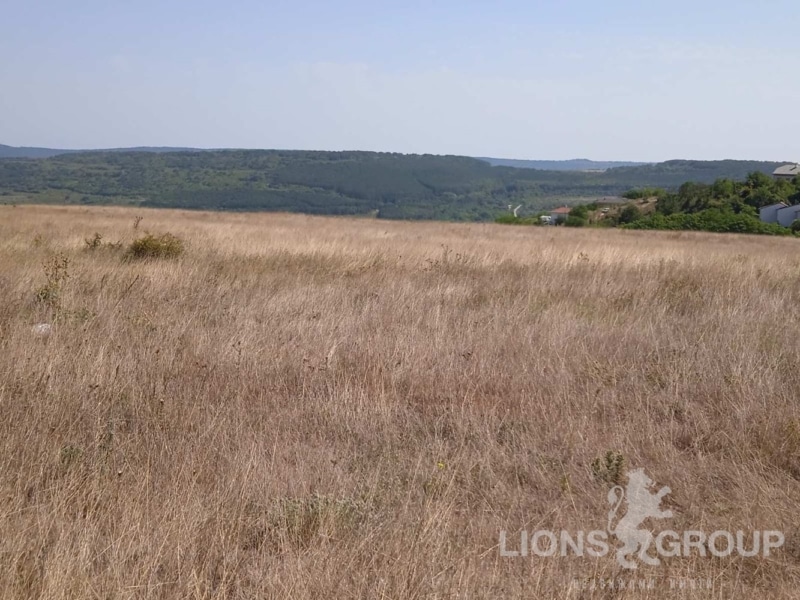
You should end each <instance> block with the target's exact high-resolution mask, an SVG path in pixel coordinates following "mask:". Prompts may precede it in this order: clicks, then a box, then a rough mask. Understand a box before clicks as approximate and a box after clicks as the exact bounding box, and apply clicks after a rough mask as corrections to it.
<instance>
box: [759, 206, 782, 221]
mask: <svg viewBox="0 0 800 600" xmlns="http://www.w3.org/2000/svg"><path fill="white" fill-rule="evenodd" d="M788 206H789V205H788V204H786V203H785V202H778V203H777V204H770V205H769V206H762V207H761V208H759V209H758V217H759V218H760V219H761V221H762V222H764V223H777V222H778V211H779V210H780V209H782V208H786V207H788Z"/></svg>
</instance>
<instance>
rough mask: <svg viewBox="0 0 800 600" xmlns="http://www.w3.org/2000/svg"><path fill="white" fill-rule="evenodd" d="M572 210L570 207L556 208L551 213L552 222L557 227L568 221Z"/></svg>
mask: <svg viewBox="0 0 800 600" xmlns="http://www.w3.org/2000/svg"><path fill="white" fill-rule="evenodd" d="M571 210H572V209H571V208H570V207H568V206H561V207H559V208H554V209H553V210H551V211H550V222H551V223H552V224H553V225H555V224H557V223H563V222H564V221H566V220H567V217H568V216H569V213H570V211H571Z"/></svg>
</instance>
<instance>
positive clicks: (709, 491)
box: [0, 207, 800, 599]
mask: <svg viewBox="0 0 800 600" xmlns="http://www.w3.org/2000/svg"><path fill="white" fill-rule="evenodd" d="M136 215H140V216H142V217H143V220H142V221H141V223H140V224H139V225H138V228H137V229H136V230H134V227H133V225H134V217H135V216H136ZM145 231H147V232H151V233H153V234H156V235H160V234H162V233H166V232H170V233H173V234H176V235H178V236H179V237H181V238H182V239H183V240H185V242H186V252H185V253H184V255H183V256H182V257H180V258H178V259H174V260H149V261H136V260H123V258H122V252H123V250H122V249H121V248H114V247H110V246H106V245H100V246H99V247H95V248H94V249H90V248H88V246H87V244H86V243H85V242H84V240H85V239H87V238H92V236H93V235H94V233H95V232H97V233H100V234H101V236H102V239H103V240H104V241H106V242H122V243H123V245H127V244H129V243H130V242H131V241H132V240H133V239H134V238H135V237H138V236H140V235H143V234H144V232H145ZM798 249H800V246H798V244H797V242H796V240H792V239H790V240H784V239H767V238H761V237H759V238H756V237H743V236H742V237H740V236H733V235H730V236H715V235H702V234H697V235H691V234H688V233H664V234H656V233H647V232H630V231H579V230H564V229H560V228H514V227H499V226H494V225H452V224H441V223H396V222H383V221H375V220H349V219H325V218H312V217H305V216H286V215H249V214H248V215H244V214H211V213H187V212H169V211H162V212H158V211H144V210H134V209H114V208H91V209H78V208H58V207H24V208H23V207H18V208H12V207H0V410H2V415H3V418H2V420H0V444H2V453H0V590H1V591H0V597H2V598H48V599H55V598H456V597H458V598H467V597H469V598H499V597H508V598H516V597H525V598H607V597H614V598H627V597H635V598H666V597H669V598H694V597H714V598H732V597H741V598H756V597H762V598H766V597H770V598H792V597H798V595H800V593H799V592H798V589H799V587H798V584H799V583H800V577H799V575H800V570H798V560H800V535H799V534H798V526H800V514H798V510H797V506H798V502H800V485H799V484H798V478H800V410H798V408H799V407H798V391H799V390H800V337H799V336H798V332H799V331H798V325H797V317H796V310H797V307H798V303H799V302H800V253H798ZM54 257H58V258H59V259H60V260H63V259H66V264H67V266H66V277H64V278H62V279H61V280H60V281H58V282H56V283H55V287H56V290H55V291H56V292H57V293H56V294H55V295H53V296H50V297H44V298H42V296H41V294H40V292H41V290H42V289H43V288H44V287H46V285H47V279H46V276H45V268H44V266H48V268H52V267H53V264H54V260H55V259H54ZM51 283H52V282H51ZM40 322H48V323H53V324H54V329H53V333H52V335H50V336H49V337H37V336H35V335H33V333H32V329H31V328H32V326H33V325H34V324H36V323H40ZM609 450H613V451H615V452H620V453H621V454H622V455H623V456H624V457H625V461H626V464H627V465H628V466H629V468H638V467H642V468H644V469H645V470H646V471H647V473H648V474H649V475H650V476H651V477H652V478H653V479H655V480H656V481H657V483H658V484H659V485H669V486H670V487H671V488H672V494H671V495H670V496H669V497H668V498H667V499H666V501H665V506H666V507H668V508H670V509H671V510H672V511H673V512H674V514H675V517H674V518H673V519H671V520H670V521H669V523H667V522H663V521H654V522H652V523H649V524H650V525H652V527H653V528H654V529H655V530H658V529H659V528H666V527H668V528H671V529H675V530H678V531H682V530H686V529H697V530H704V531H713V530H716V529H731V530H734V531H735V530H738V529H743V530H753V529H772V530H780V531H783V532H784V533H785V535H786V544H785V546H784V547H783V548H781V549H780V550H779V551H777V552H775V553H773V555H772V556H771V557H769V558H763V557H758V558H746V559H745V558H740V557H731V558H727V559H719V558H703V557H700V556H697V555H693V556H690V557H678V558H668V559H663V561H662V565H661V566H660V567H645V566H642V567H640V569H639V570H638V571H637V572H635V573H634V574H631V573H628V572H625V571H621V570H620V569H619V568H618V567H617V563H616V562H615V560H614V555H613V553H612V554H610V555H609V556H607V557H604V558H599V559H596V558H588V557H585V558H575V557H570V558H527V559H523V558H516V559H514V558H507V557H501V556H500V553H499V549H498V540H499V532H500V531H501V530H507V531H508V532H509V536H510V538H513V537H514V536H515V535H517V532H518V531H519V530H522V529H526V530H528V531H533V530H535V529H553V530H561V529H566V530H571V531H576V530H592V529H603V528H604V527H605V522H606V515H607V512H608V508H609V507H608V505H607V502H606V494H607V492H608V490H609V487H610V484H609V483H608V482H607V481H604V480H603V479H602V477H598V473H597V472H596V469H595V471H593V469H592V463H593V461H594V460H595V459H596V458H597V457H601V456H603V455H605V453H606V452H607V451H609ZM632 576H633V577H636V578H651V579H652V580H653V581H655V586H654V588H653V589H651V590H645V591H619V590H616V591H610V590H599V589H598V590H594V591H592V590H583V591H581V590H578V589H576V588H575V587H570V583H571V581H572V580H573V579H586V578H588V579H592V580H595V581H601V580H604V579H608V578H617V577H619V578H623V579H630V578H631V577H632ZM686 578H690V579H698V578H699V579H703V580H705V579H709V578H710V579H711V580H712V582H713V590H711V591H698V590H694V591H692V590H690V589H684V590H676V589H670V587H669V586H670V584H673V585H674V584H675V582H676V581H681V580H685V579H686Z"/></svg>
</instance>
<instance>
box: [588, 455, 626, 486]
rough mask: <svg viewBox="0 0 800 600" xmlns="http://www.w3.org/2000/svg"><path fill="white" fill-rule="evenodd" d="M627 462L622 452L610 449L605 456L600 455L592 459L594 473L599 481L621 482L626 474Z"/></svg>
mask: <svg viewBox="0 0 800 600" xmlns="http://www.w3.org/2000/svg"><path fill="white" fill-rule="evenodd" d="M625 463H626V460H625V457H624V456H623V455H622V453H621V452H616V451H614V450H609V451H608V452H606V454H605V456H598V457H597V458H595V459H594V460H593V461H592V475H593V476H594V478H595V479H596V480H597V481H604V482H606V483H614V484H620V483H622V476H623V475H624V474H625V467H626V464H625Z"/></svg>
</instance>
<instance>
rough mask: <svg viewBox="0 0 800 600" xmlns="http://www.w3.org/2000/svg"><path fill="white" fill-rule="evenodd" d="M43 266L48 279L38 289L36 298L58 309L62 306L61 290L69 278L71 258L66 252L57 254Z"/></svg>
mask: <svg viewBox="0 0 800 600" xmlns="http://www.w3.org/2000/svg"><path fill="white" fill-rule="evenodd" d="M42 266H43V268H44V276H45V279H46V280H47V281H46V282H45V284H44V285H43V286H42V287H40V288H39V289H38V290H37V291H36V299H37V300H38V301H39V302H41V303H42V304H47V305H49V306H51V307H52V308H55V309H58V308H59V307H60V306H61V290H62V288H63V286H64V283H66V281H67V279H69V258H67V257H66V256H65V255H64V254H56V255H55V256H52V257H51V258H49V259H48V260H47V261H45V263H44V265H42Z"/></svg>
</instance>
